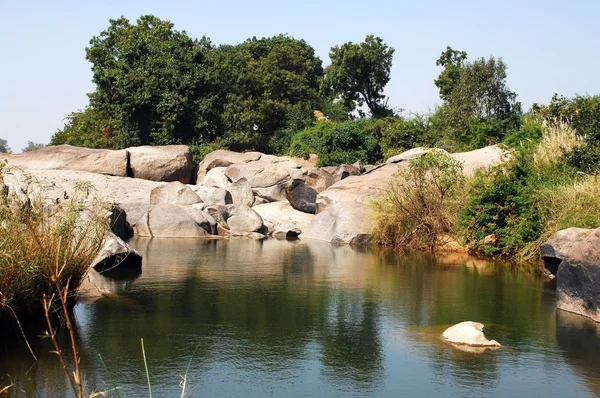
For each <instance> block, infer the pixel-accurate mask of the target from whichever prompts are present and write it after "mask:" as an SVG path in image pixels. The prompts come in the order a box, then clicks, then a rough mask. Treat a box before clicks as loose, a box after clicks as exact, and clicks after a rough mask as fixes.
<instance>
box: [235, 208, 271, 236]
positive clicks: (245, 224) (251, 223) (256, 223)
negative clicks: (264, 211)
mask: <svg viewBox="0 0 600 398" xmlns="http://www.w3.org/2000/svg"><path fill="white" fill-rule="evenodd" d="M227 225H228V226H229V229H230V231H231V232H232V233H234V234H244V233H248V232H258V231H260V230H261V229H262V228H263V219H262V218H261V216H260V215H259V214H258V213H257V212H256V211H254V210H253V209H252V208H251V207H250V206H247V205H232V206H229V217H228V218H227Z"/></svg>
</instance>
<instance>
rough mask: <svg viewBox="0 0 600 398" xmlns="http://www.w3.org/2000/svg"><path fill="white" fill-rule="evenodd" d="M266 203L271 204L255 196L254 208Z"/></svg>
mask: <svg viewBox="0 0 600 398" xmlns="http://www.w3.org/2000/svg"><path fill="white" fill-rule="evenodd" d="M266 203H271V202H269V201H268V200H267V199H265V198H261V197H260V196H255V197H254V204H253V205H252V206H259V205H264V204H266Z"/></svg>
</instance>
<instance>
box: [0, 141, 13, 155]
mask: <svg viewBox="0 0 600 398" xmlns="http://www.w3.org/2000/svg"><path fill="white" fill-rule="evenodd" d="M10 152H11V150H10V147H9V146H8V141H6V140H3V139H2V138H0V153H10Z"/></svg>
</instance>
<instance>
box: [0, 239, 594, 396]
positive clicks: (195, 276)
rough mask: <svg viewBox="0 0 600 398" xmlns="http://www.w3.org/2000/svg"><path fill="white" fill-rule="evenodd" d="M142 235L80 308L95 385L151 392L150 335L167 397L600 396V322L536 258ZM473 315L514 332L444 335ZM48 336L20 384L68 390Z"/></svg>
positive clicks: (20, 391) (5, 370) (27, 390)
mask: <svg viewBox="0 0 600 398" xmlns="http://www.w3.org/2000/svg"><path fill="white" fill-rule="evenodd" d="M133 245H134V247H135V248H136V249H137V250H138V251H140V252H141V253H142V255H143V256H144V268H143V272H142V273H141V274H140V275H113V277H112V278H103V279H102V280H100V281H99V283H100V284H102V285H103V287H104V288H107V289H110V290H111V291H112V292H114V294H111V295H110V296H109V297H106V298H102V299H100V300H98V301H96V302H93V303H85V304H78V305H77V306H76V309H75V314H76V320H77V325H78V339H79V346H80V351H81V356H82V369H83V373H84V379H85V383H86V390H87V391H93V390H96V391H101V390H108V389H110V388H111V387H113V386H118V387H119V393H120V395H121V397H138V396H147V395H148V387H147V381H146V375H145V370H144V363H143V359H142V350H141V344H140V339H141V338H143V339H144V345H145V352H146V356H147V362H148V367H149V372H150V379H151V384H152V392H153V396H154V397H175V396H179V395H180V393H181V387H180V382H181V380H182V376H183V375H184V374H186V373H187V387H188V391H189V393H190V396H196V397H205V396H209V397H219V396H226V397H239V396H256V397H263V396H278V397H280V396H281V397H295V396H313V397H321V396H323V397H325V396H327V397H328V396H423V397H435V396H440V397H442V396H443V397H448V396H456V397H463V396H472V397H480V396H498V397H506V396H524V397H525V396H526V397H548V396H556V397H584V396H600V325H596V324H594V323H591V322H588V321H586V320H585V319H583V318H580V317H577V316H573V315H569V314H566V313H563V312H560V311H559V312H557V311H556V310H555V292H554V290H553V289H552V288H551V287H548V286H545V285H544V282H543V281H542V280H541V279H540V278H538V277H536V276H532V275H530V274H527V273H524V272H519V271H517V270H511V269H509V268H507V267H502V266H501V265H499V264H492V263H486V262H484V261H481V260H474V259H467V260H465V259H464V258H458V257H457V258H452V257H451V256H444V257H441V258H437V259H434V258H431V257H427V256H422V255H421V256H397V255H390V254H385V253H382V252H380V251H371V250H366V251H356V250H353V249H351V248H350V247H334V246H331V245H329V244H327V243H321V242H313V241H310V242H308V241H295V242H288V241H277V240H266V241H254V240H249V239H231V240H191V239H190V240H186V239H178V240H168V239H163V240H159V239H154V240H144V239H138V240H134V241H133ZM464 320H473V321H478V322H482V323H484V324H485V325H486V334H487V336H488V338H490V339H495V340H497V341H499V342H500V343H502V344H503V347H502V348H501V349H499V350H496V351H486V352H484V353H469V352H463V351H460V350H458V349H456V348H454V347H452V346H450V345H447V344H445V343H443V342H441V341H440V338H439V336H440V334H441V333H442V331H443V330H444V329H445V328H446V327H448V326H450V325H452V324H455V323H458V322H461V321H464ZM45 344H47V343H44V342H40V341H38V342H36V343H35V344H34V345H35V348H36V350H37V351H38V355H39V359H38V361H37V362H34V361H33V360H32V359H31V357H30V356H28V354H27V351H26V350H24V349H23V350H16V351H17V352H16V353H12V354H10V355H5V356H4V357H2V358H0V373H1V374H2V376H0V383H4V384H6V383H7V380H12V381H13V382H14V383H15V386H14V387H13V388H12V389H11V390H10V391H11V395H12V396H23V397H27V396H32V397H33V396H43V397H46V396H48V397H53V396H65V395H66V394H67V392H66V389H67V384H66V382H65V378H64V375H63V373H62V369H61V368H60V365H59V362H58V359H57V358H56V356H53V355H51V354H48V353H47V351H48V350H49V347H48V346H47V345H45ZM65 348H67V347H65ZM99 355H101V357H102V359H103V360H104V363H105V364H106V368H105V367H104V366H103V365H102V361H101V360H100V358H99ZM7 375H10V379H9V376H7Z"/></svg>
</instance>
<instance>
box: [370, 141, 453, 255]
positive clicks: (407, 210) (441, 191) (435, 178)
mask: <svg viewBox="0 0 600 398" xmlns="http://www.w3.org/2000/svg"><path fill="white" fill-rule="evenodd" d="M463 186H464V178H463V175H462V164H461V163H460V162H459V161H458V160H456V159H454V158H452V157H451V156H450V155H449V154H447V153H446V152H445V151H441V150H433V151H431V152H428V153H426V154H425V155H423V156H421V157H420V158H417V159H415V160H412V161H411V162H410V164H409V166H408V168H406V169H404V170H401V171H399V172H398V174H397V175H396V176H395V178H394V179H393V181H392V183H391V187H390V189H389V190H388V191H387V192H386V195H385V196H384V198H383V199H382V200H380V201H379V202H376V203H375V206H376V214H377V224H376V225H377V227H376V228H375V232H374V239H375V241H376V242H377V243H379V244H382V245H386V246H393V247H395V248H397V249H401V250H407V249H411V250H414V249H429V250H433V249H434V248H435V247H437V246H438V245H439V244H440V243H444V242H443V241H442V237H444V236H446V235H447V234H448V233H449V232H450V231H451V230H452V229H453V228H454V224H455V220H456V214H457V212H458V209H459V208H460V207H461V205H460V202H461V200H460V197H461V192H462V188H463Z"/></svg>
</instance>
